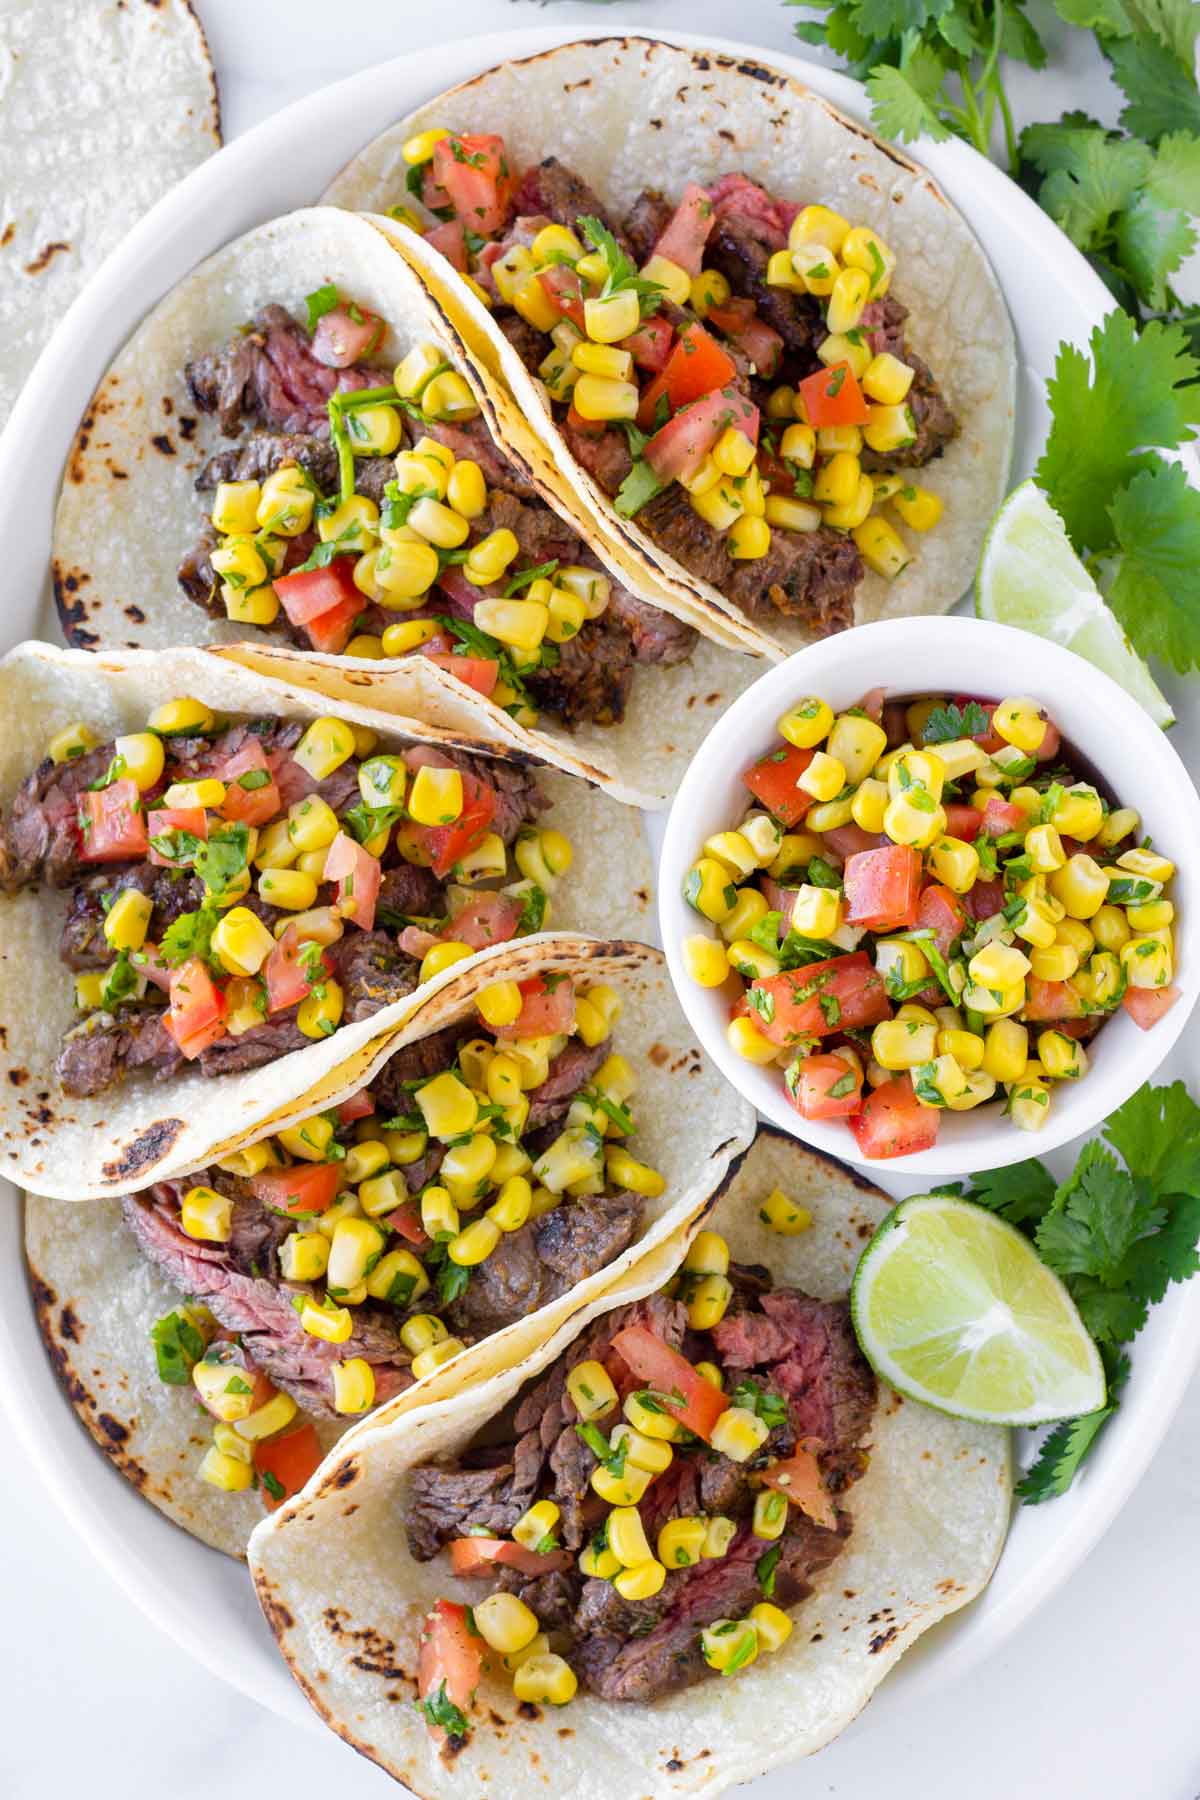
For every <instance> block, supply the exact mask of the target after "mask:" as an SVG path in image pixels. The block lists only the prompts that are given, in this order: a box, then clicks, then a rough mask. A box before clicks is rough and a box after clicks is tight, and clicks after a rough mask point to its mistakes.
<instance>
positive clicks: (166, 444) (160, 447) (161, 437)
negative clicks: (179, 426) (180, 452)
mask: <svg viewBox="0 0 1200 1800" xmlns="http://www.w3.org/2000/svg"><path fill="white" fill-rule="evenodd" d="M150 442H151V443H152V444H153V445H154V448H155V449H156V450H157V451H158V454H159V455H160V456H174V454H175V446H174V444H173V443H172V442H171V440H170V438H169V437H168V436H167V433H166V432H165V431H156V432H155V434H154V436H153V437H152V438H151V439H150Z"/></svg>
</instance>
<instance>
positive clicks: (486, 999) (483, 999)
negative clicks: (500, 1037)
mask: <svg viewBox="0 0 1200 1800" xmlns="http://www.w3.org/2000/svg"><path fill="white" fill-rule="evenodd" d="M475 1005H476V1006H477V1007H478V1009H479V1016H480V1017H481V1018H482V1020H483V1022H484V1024H485V1025H490V1026H491V1027H492V1030H493V1031H496V1030H498V1029H499V1027H500V1026H502V1025H511V1024H512V1023H513V1022H514V1021H515V1020H516V1019H517V1018H519V1016H520V1012H521V1007H522V1005H523V1001H522V998H521V990H520V988H519V987H518V986H517V984H516V982H515V981H493V982H489V984H488V986H487V987H485V988H482V989H481V990H480V992H479V994H478V995H477V997H476V1000H475Z"/></svg>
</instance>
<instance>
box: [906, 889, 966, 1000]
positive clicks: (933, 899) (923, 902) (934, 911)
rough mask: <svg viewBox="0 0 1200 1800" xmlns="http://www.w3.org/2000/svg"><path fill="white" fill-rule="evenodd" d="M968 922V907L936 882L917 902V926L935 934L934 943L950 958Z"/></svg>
mask: <svg viewBox="0 0 1200 1800" xmlns="http://www.w3.org/2000/svg"><path fill="white" fill-rule="evenodd" d="M966 922H967V909H966V907H965V906H964V905H963V903H962V901H961V900H960V899H959V897H958V895H957V894H955V893H953V892H952V891H951V890H950V889H949V888H948V887H940V886H939V885H938V884H937V883H936V882H934V883H933V884H932V885H931V886H930V887H927V888H926V889H925V890H924V891H923V893H922V894H921V898H920V899H919V900H918V901H917V924H918V926H919V927H920V928H921V929H922V930H925V931H932V932H933V940H934V943H935V944H936V945H937V947H938V949H939V950H940V951H941V953H942V955H943V956H949V954H950V952H951V950H952V949H953V948H954V945H955V943H956V942H957V940H958V939H959V938H960V937H961V936H962V931H963V927H964V925H965V924H966ZM939 1004H940V1002H939Z"/></svg>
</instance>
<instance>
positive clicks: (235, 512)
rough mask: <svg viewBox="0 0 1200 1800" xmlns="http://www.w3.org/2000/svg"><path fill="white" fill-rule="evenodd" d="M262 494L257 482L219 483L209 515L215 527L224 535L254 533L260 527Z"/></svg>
mask: <svg viewBox="0 0 1200 1800" xmlns="http://www.w3.org/2000/svg"><path fill="white" fill-rule="evenodd" d="M261 494H262V489H261V488H260V487H259V484H258V482H257V481H218V483H217V491H216V493H215V494H214V496H213V507H212V512H211V514H210V515H209V516H210V517H211V519H212V522H213V525H214V526H215V527H216V529H217V530H218V531H219V532H221V533H222V535H225V534H227V533H231V532H232V533H238V534H242V533H247V532H253V531H254V530H256V528H257V525H258V502H259V499H260V497H261ZM214 566H215V565H214Z"/></svg>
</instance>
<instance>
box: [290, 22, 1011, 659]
mask: <svg viewBox="0 0 1200 1800" xmlns="http://www.w3.org/2000/svg"><path fill="white" fill-rule="evenodd" d="M326 199H327V200H331V201H333V202H335V203H336V204H339V205H343V206H354V207H358V208H363V209H367V210H369V211H370V212H372V213H374V214H382V213H385V212H390V213H391V215H392V223H391V225H390V226H386V227H384V228H385V229H387V230H388V232H389V235H390V236H391V237H392V239H393V241H394V242H395V243H396V244H397V245H398V247H399V248H400V249H401V250H402V252H403V253H404V254H405V255H406V256H407V257H408V258H409V260H410V261H411V262H412V264H413V266H414V267H416V268H418V269H419V271H420V273H421V274H422V276H423V278H424V279H425V280H426V282H427V283H428V285H429V287H430V290H431V292H433V293H434V294H435V296H436V297H437V298H438V299H439V300H440V301H441V302H442V304H443V305H444V306H445V307H446V308H447V310H448V311H450V313H451V314H452V316H453V318H454V319H455V322H456V323H457V324H458V326H459V328H460V330H461V331H462V332H463V335H464V337H465V338H466V341H467V342H468V345H469V347H470V349H471V351H472V353H473V355H474V356H475V358H476V361H477V363H478V364H479V366H480V367H482V368H485V369H486V368H490V369H491V370H492V371H493V372H494V373H495V374H496V375H498V376H499V377H501V378H502V379H503V380H504V381H505V382H506V383H507V384H508V386H509V387H510V389H511V391H512V392H513V394H514V395H515V396H516V397H517V398H518V400H519V402H520V404H521V406H522V408H523V410H524V411H525V412H526V413H527V416H528V417H530V418H531V419H539V420H540V421H541V423H542V430H543V435H544V437H545V441H546V442H547V444H548V445H549V446H550V448H551V449H552V451H553V454H554V456H555V459H556V462H557V465H558V467H559V468H560V470H562V472H563V474H564V475H565V476H566V477H567V478H568V479H569V480H570V481H571V483H572V485H573V487H574V491H575V492H576V494H577V495H578V496H579V500H580V503H581V504H582V505H585V506H586V508H587V510H588V512H589V513H590V515H591V517H592V518H593V519H594V520H595V521H596V522H597V523H598V524H600V525H602V526H603V527H604V528H605V529H606V530H607V531H608V532H609V533H619V534H620V535H621V536H622V537H623V539H624V540H625V542H626V543H627V544H628V545H630V546H632V547H634V548H635V549H636V551H637V553H638V554H639V555H640V556H641V558H642V559H643V563H644V567H645V569H646V571H647V573H648V574H651V575H652V576H653V578H654V580H655V582H656V583H657V584H658V587H659V591H660V592H661V593H662V594H663V595H664V596H667V597H668V600H669V603H673V604H676V605H680V606H690V608H691V616H693V617H696V618H703V617H704V616H706V615H707V616H708V617H710V618H716V619H719V620H720V621H721V623H722V626H723V628H724V629H726V630H728V629H730V628H732V629H734V630H735V631H736V633H737V635H738V636H739V638H740V639H741V641H743V642H744V643H745V644H746V645H747V646H749V647H752V648H756V649H758V650H760V651H763V650H766V651H771V650H774V651H776V652H777V651H778V650H779V649H780V648H781V647H782V648H789V649H790V648H795V647H796V646H797V645H798V644H799V643H801V642H804V641H807V640H810V639H811V638H813V637H814V636H824V635H826V634H827V633H829V632H831V631H838V630H842V629H844V628H845V627H847V626H849V625H852V624H856V623H857V624H861V623H864V622H866V621H868V620H870V619H873V618H879V617H886V616H903V615H904V614H907V613H920V612H934V611H944V610H946V609H947V608H948V607H950V606H951V605H952V604H953V603H954V601H955V600H957V598H958V597H959V595H960V594H961V592H962V591H963V589H964V587H965V586H966V585H967V583H968V581H969V579H970V576H971V574H972V572H973V570H974V567H975V562H976V559H977V556H978V551H979V545H980V542H981V539H982V533H983V530H984V527H985V525H986V522H987V520H988V519H989V518H990V517H991V516H992V513H993V511H994V509H995V507H996V505H997V504H998V503H999V500H1000V498H1001V497H1002V494H1003V491H1004V487H1005V483H1006V478H1007V474H1008V464H1009V456H1010V450H1011V442H1012V408H1013V383H1014V375H1015V352H1014V345H1013V337H1012V331H1011V327H1010V324H1009V321H1008V317H1007V314H1006V312H1005V308H1004V304H1003V300H1002V298H1001V296H1000V292H999V289H998V287H997V285H996V282H995V279H994V277H993V275H992V272H991V270H990V268H989V266H988V263H987V260H986V258H985V257H984V254H983V251H982V250H981V248H980V246H979V245H978V243H977V242H976V241H975V239H974V238H973V236H972V235H971V233H970V231H969V230H968V228H967V226H966V224H965V223H964V221H963V220H962V219H961V218H960V216H959V215H958V214H957V213H956V212H955V211H954V210H953V208H952V207H951V206H950V205H949V204H948V202H947V201H946V200H945V198H944V197H943V195H942V194H941V193H939V191H938V190H937V189H936V188H935V187H934V185H933V183H932V181H931V180H930V179H929V177H928V176H927V175H925V174H924V172H923V171H922V170H920V169H919V168H918V167H916V166H915V165H914V164H912V163H910V162H909V161H908V159H907V158H905V157H904V156H902V155H901V154H900V153H899V152H897V151H896V150H894V149H892V148H890V147H888V146H885V145H883V144H880V143H878V142H877V141H876V140H875V139H873V138H871V137H870V136H869V135H868V134H867V133H866V132H864V131H863V130H862V129H861V128H860V127H859V126H857V125H855V124H854V123H852V122H851V121H850V120H848V119H846V118H844V117H842V116H841V115H840V114H838V113H836V112H835V111H834V110H833V109H832V108H831V107H830V106H829V105H828V104H827V103H826V102H825V101H823V100H821V99H819V98H818V97H817V96H815V95H813V94H810V93H808V92H807V91H806V90H805V89H803V88H802V87H800V86H799V84H798V83H796V82H795V81H793V80H792V79H791V78H790V77H787V76H784V75H781V74H776V73H774V72H772V71H770V70H766V69H762V68H754V69H752V70H749V69H746V68H745V67H744V66H743V65H740V64H738V63H736V62H734V61H732V60H731V59H729V58H727V57H722V56H719V55H717V54H715V53H701V52H698V51H690V50H683V49H678V48H674V47H672V46H670V45H667V44H662V43H652V42H649V41H647V40H645V39H638V38H610V39H605V40H602V41H600V42H595V43H584V44H568V45H565V46H563V47H562V48H560V49H556V50H551V51H547V52H545V53H544V54H542V55H540V56H535V57H531V58H528V59H525V60H523V61H518V62H513V63H505V64H504V65H502V66H500V67H498V68H495V69H492V70H490V71H488V72H487V73H485V74H483V75H481V76H478V77H476V78H475V79H473V80H471V81H468V82H465V83H463V84H462V85H461V86H460V87H458V88H455V89H453V90H451V91H450V92H449V93H446V94H443V95H441V96H440V97H439V98H438V99H436V100H433V101H430V102H429V103H428V104H427V105H425V106H423V107H422V108H421V109H420V110H419V111H418V112H417V113H414V114H412V115H410V116H409V117H408V118H406V119H404V120H403V121H401V122H400V123H398V124H397V125H395V126H393V127H392V128H391V129H390V130H389V131H388V132H386V133H385V134H384V135H383V137H381V138H379V139H377V140H376V141H375V142H374V143H373V144H371V145H370V146H368V148H367V149H366V150H365V151H364V152H363V153H362V154H361V155H360V157H359V158H357V159H356V161H355V162H354V163H352V164H351V165H350V167H349V168H348V169H347V170H345V171H344V172H343V174H342V175H341V176H340V177H339V178H338V179H337V180H336V181H335V183H334V184H333V186H332V187H331V188H330V190H329V192H328V194H327V195H326ZM417 233H420V234H421V236H420V240H419V241H417V238H416V235H415V234H417Z"/></svg>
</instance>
